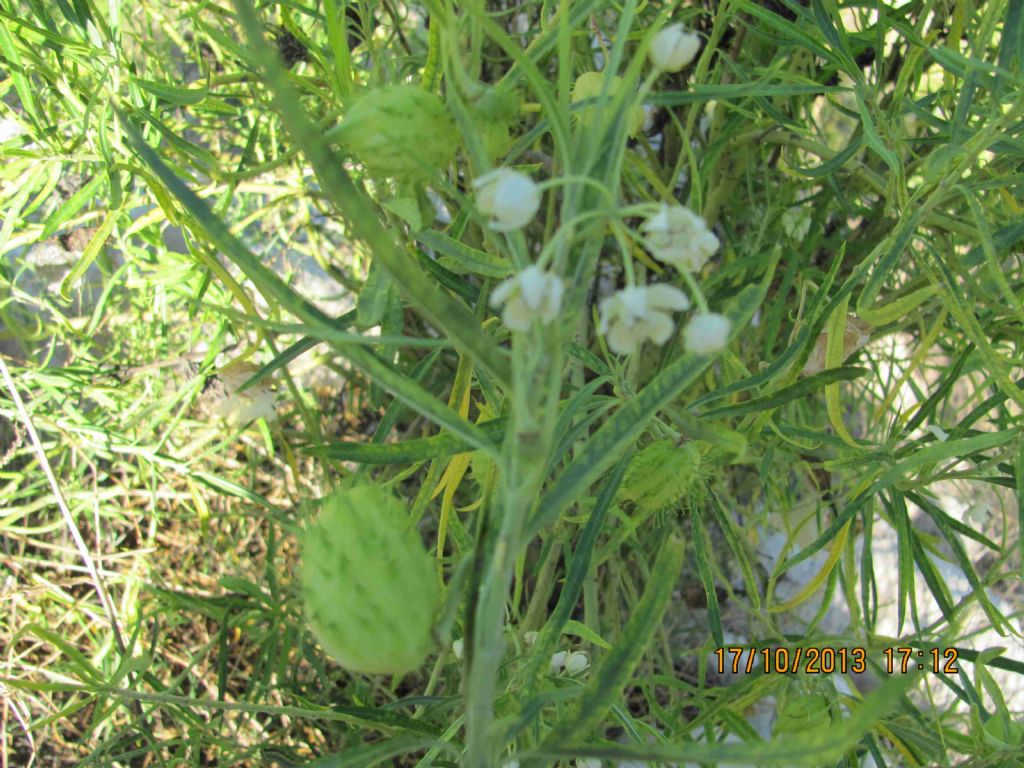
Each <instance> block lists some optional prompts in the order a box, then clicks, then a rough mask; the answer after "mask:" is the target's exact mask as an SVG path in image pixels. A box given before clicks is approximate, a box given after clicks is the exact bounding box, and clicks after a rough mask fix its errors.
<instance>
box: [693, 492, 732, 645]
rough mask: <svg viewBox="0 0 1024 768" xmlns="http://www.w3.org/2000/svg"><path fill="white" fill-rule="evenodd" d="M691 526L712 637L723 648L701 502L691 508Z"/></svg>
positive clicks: (720, 617) (720, 615) (716, 593)
mask: <svg viewBox="0 0 1024 768" xmlns="http://www.w3.org/2000/svg"><path fill="white" fill-rule="evenodd" d="M690 527H691V529H692V531H693V550H694V557H695V558H696V560H697V573H698V574H699V575H700V581H701V584H703V585H704V594H705V596H706V597H707V603H708V624H709V625H710V627H711V639H712V640H714V643H715V645H716V646H718V647H719V648H721V647H722V646H724V645H725V640H724V639H723V633H722V612H721V610H720V609H719V607H718V592H716V591H715V579H714V575H713V574H712V572H711V562H710V556H709V555H708V538H707V531H706V530H705V528H704V520H703V518H702V516H701V512H700V504H694V505H693V507H691V509H690Z"/></svg>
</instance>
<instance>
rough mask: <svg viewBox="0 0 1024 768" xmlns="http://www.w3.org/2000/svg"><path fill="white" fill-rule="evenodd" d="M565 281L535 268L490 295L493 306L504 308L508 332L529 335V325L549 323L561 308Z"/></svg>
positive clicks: (499, 286)
mask: <svg viewBox="0 0 1024 768" xmlns="http://www.w3.org/2000/svg"><path fill="white" fill-rule="evenodd" d="M563 290H564V286H563V284H562V279H561V278H560V277H558V275H555V274H552V273H551V272H545V271H544V270H542V269H541V268H540V267H538V266H537V265H535V264H532V265H530V266H529V267H527V268H526V269H524V270H523V271H522V272H519V273H518V274H516V275H513V276H512V277H510V278H508V279H506V280H504V281H503V282H502V283H501V284H500V285H498V287H497V288H495V289H494V293H492V294H491V306H492V307H494V308H498V307H500V306H501V305H503V304H504V306H505V308H504V310H503V311H502V313H501V320H502V322H503V323H505V326H506V327H507V328H509V330H513V331H528V330H529V329H530V323H532V322H533V321H534V320H539V321H540V322H541V323H550V322H551V321H552V320H554V319H555V318H556V317H558V312H559V310H560V309H561V308H562V292H563Z"/></svg>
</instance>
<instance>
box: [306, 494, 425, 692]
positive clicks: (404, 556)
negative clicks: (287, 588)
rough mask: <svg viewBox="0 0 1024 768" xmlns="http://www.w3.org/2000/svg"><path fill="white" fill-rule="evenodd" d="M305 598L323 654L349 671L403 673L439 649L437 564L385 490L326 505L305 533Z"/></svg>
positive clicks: (332, 499) (335, 497)
mask: <svg viewBox="0 0 1024 768" xmlns="http://www.w3.org/2000/svg"><path fill="white" fill-rule="evenodd" d="M302 596H303V601H304V603H305V610H306V617H307V619H308V621H309V624H310V627H311V628H312V629H313V632H314V633H315V635H316V637H317V639H318V640H319V641H320V644H321V645H322V646H323V649H324V650H325V651H326V652H327V653H328V654H329V655H331V656H332V657H333V658H334V659H335V660H336V661H337V662H338V663H339V664H340V665H341V666H343V667H345V668H347V669H350V670H353V671H355V672H363V673H367V674H402V673H406V672H410V671H412V670H414V669H417V668H418V667H420V666H421V665H422V664H423V662H424V661H425V660H426V658H427V655H428V654H429V653H430V652H431V650H432V649H433V645H434V641H433V632H432V630H433V626H434V622H435V620H436V615H437V611H438V608H439V606H440V602H441V594H440V586H439V584H438V578H437V572H436V570H435V568H434V562H433V560H432V558H431V557H430V555H429V554H428V553H427V550H426V547H424V545H423V541H422V540H421V539H420V537H419V534H418V533H417V531H416V529H415V527H414V526H413V523H412V521H411V520H410V518H409V515H408V512H407V511H406V509H405V506H404V505H403V504H402V502H400V501H399V500H398V499H396V498H395V497H394V496H392V495H391V493H389V492H388V491H387V490H385V489H383V488H379V487H377V486H373V485H356V486H352V487H348V488H341V489H339V490H337V491H335V492H333V493H332V494H330V495H329V496H327V497H326V498H325V499H324V500H323V503H322V505H321V509H320V513H319V514H318V515H317V517H316V519H315V520H314V521H313V522H312V523H311V525H310V526H309V528H308V529H307V531H306V533H305V536H304V541H303V547H302Z"/></svg>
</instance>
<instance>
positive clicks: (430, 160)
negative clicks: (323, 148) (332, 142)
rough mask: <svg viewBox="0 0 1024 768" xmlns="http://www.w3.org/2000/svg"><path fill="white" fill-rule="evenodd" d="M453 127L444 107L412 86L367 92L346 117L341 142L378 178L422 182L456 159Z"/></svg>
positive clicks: (431, 96) (437, 100)
mask: <svg viewBox="0 0 1024 768" xmlns="http://www.w3.org/2000/svg"><path fill="white" fill-rule="evenodd" d="M456 136H457V134H456V132H455V123H454V122H453V121H452V118H451V115H449V114H448V109H447V108H446V107H445V105H444V102H442V101H441V99H439V98H438V97H437V96H436V95H435V94H433V93H430V92H429V91H425V90H423V89H422V88H419V87H417V86H414V85H388V86H384V87H383V88H376V89H374V90H372V91H369V92H367V93H366V94H364V95H363V96H361V97H360V98H359V100H358V101H356V103H355V104H353V105H352V107H351V108H350V109H349V111H348V114H347V115H345V120H344V122H343V123H342V124H341V131H340V132H339V138H340V140H341V143H342V145H343V146H344V147H345V148H346V149H348V150H349V151H350V152H351V153H352V154H353V155H354V156H355V157H356V159H357V160H359V162H360V163H362V164H363V165H364V166H365V167H366V170H368V171H369V172H370V173H372V174H374V175H377V176H393V177H396V178H400V179H403V180H410V181H416V180H424V179H427V178H429V177H430V176H431V175H432V174H433V173H435V172H436V171H438V170H439V169H441V168H444V167H445V166H447V165H448V164H449V163H451V161H452V160H453V159H454V157H455V148H456V142H455V138H456Z"/></svg>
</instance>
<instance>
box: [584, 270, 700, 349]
mask: <svg viewBox="0 0 1024 768" xmlns="http://www.w3.org/2000/svg"><path fill="white" fill-rule="evenodd" d="M689 308H690V300H689V299H688V298H687V297H686V294H685V293H683V292H682V291H680V290H679V289H678V288H673V287H672V286H671V285H651V286H644V287H632V288H623V289H622V290H621V291H619V292H618V293H615V294H613V295H611V296H609V297H608V298H606V299H602V300H601V305H600V310H601V326H600V331H601V333H603V334H607V337H608V347H609V349H611V351H612V352H614V353H615V354H617V355H628V354H630V353H631V352H634V351H635V350H636V349H637V348H638V347H639V346H640V345H641V344H643V343H644V342H645V341H647V340H648V339H650V340H651V341H653V342H654V343H655V344H664V343H665V342H666V341H668V337H669V336H671V335H672V327H673V325H672V317H671V313H672V312H678V311H680V310H684V309H689Z"/></svg>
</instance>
